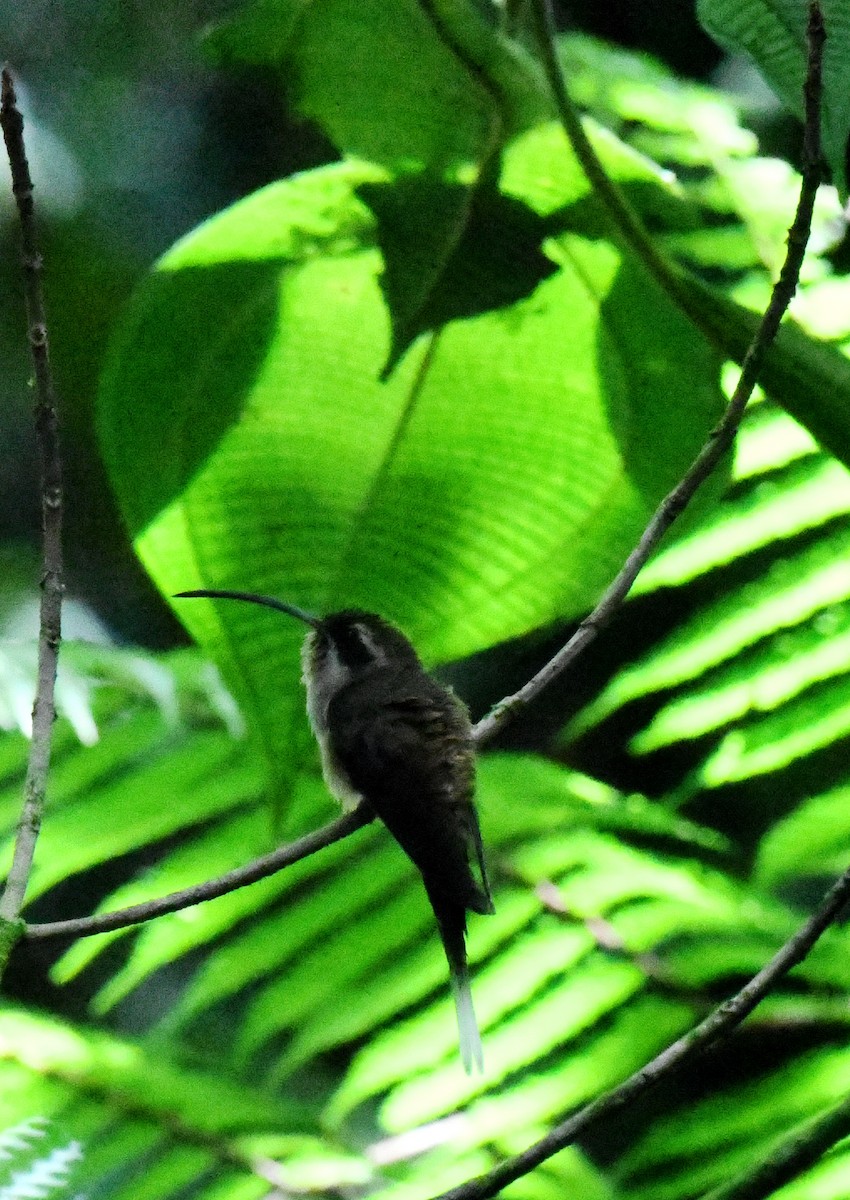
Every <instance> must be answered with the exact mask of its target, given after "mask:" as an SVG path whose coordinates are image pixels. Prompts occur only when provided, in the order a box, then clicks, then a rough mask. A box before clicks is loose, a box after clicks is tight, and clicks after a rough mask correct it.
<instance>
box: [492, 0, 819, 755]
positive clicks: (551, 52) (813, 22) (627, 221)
mask: <svg viewBox="0 0 850 1200" xmlns="http://www.w3.org/2000/svg"><path fill="white" fill-rule="evenodd" d="M532 9H533V11H534V14H535V19H536V23H537V33H538V37H539V41H540V49H541V56H542V58H543V61H544V65H545V67H546V71H547V74H548V76H549V80H550V83H551V86H552V91H553V94H554V96H555V102H556V105H557V108H558V113H559V115H560V118H561V123H562V124H563V126H564V130H565V132H566V134H567V136H568V137H569V139H570V142H571V143H572V145H573V149H574V150H575V152H576V155H577V157H578V158H579V161H580V162H581V164H582V166H583V167H584V169H585V171H586V172H587V174H588V176H589V178H590V179H591V181H592V182H593V184H594V187H595V188H596V189H597V190H598V191H599V193H600V194H601V195H602V198H603V200H604V201H605V203H606V204H607V205H608V207H609V212H610V213H611V216H612V217H613V218H614V220H615V222H616V223H617V225H618V228H620V229H621V230H622V229H623V228H624V226H625V227H626V232H625V234H624V236H625V237H626V240H627V241H628V242H629V243H630V244H632V241H633V238H634V236H635V233H634V230H633V228H632V226H633V223H634V222H636V221H637V217H635V215H634V213H633V212H632V210H631V208H629V206H628V204H627V203H626V201H625V200H624V198H623V196H622V194H621V192H620V190H619V188H617V187H616V185H615V184H614V183H613V182H612V181H611V180H610V179H609V178H608V176H607V175H606V174H605V170H604V168H603V167H602V164H601V163H600V162H599V159H598V158H597V156H596V151H595V150H594V149H593V147H592V146H591V144H590V142H589V140H588V138H587V135H586V134H585V132H584V129H583V128H582V125H581V121H580V120H579V118H578V115H577V113H576V112H575V109H574V108H573V106H572V102H571V101H570V98H569V95H568V94H567V89H566V87H565V85H564V78H563V75H562V73H561V68H560V65H559V62H558V57H557V52H556V49H555V41H554V37H555V34H554V26H553V23H552V18H551V13H550V10H549V0H532ZM825 36H826V35H825V32H824V26H823V18H822V15H821V11H820V5H819V4H818V2H817V0H812V3H811V5H810V9H809V28H808V38H809V61H808V67H807V71H806V85H805V107H806V120H805V131H804V138H803V182H802V186H801V188H800V198H799V201H798V203H797V211H796V214H795V216H794V221H793V223H792V225H791V228H790V229H789V230H788V239H787V241H788V249H787V252H786V255H785V262H784V263H783V265H782V270H781V272H780V274H779V278H778V279H777V281H776V283H775V284H774V287H773V291H772V293H771V297H770V303H769V304H768V306H767V309H766V311H765V314H764V316H763V317H762V319H761V321H760V323H759V326H758V329H757V330H756V333H755V336H754V338H753V340H752V342H751V343H750V346H749V349H748V350H747V353H746V355H745V356H744V361H743V363H742V365H741V374H740V376H739V378H738V384H737V386H736V388H735V391H734V392H733V394H732V398H731V400H730V401H729V405H728V407H727V409H726V412H725V414H724V415H723V419H722V420H721V421H720V423H719V425H718V426H717V427H716V428H715V429H714V430H713V431H712V433H711V434H710V436H709V439H708V441H707V442H706V443H705V445H704V446H703V448H702V450H700V452H699V454H698V455H697V457H696V458H695V459H694V461H693V463H692V464H691V466H690V467H689V468H688V470H687V472H686V473H685V475H684V476H683V477H682V479H681V480H680V481H679V483H678V484H677V485H676V487H674V488H673V490H672V491H671V492H670V493H669V494H668V495H667V496H665V498H664V499H663V500H662V501H661V504H660V505H659V506H658V508H657V509H656V510H655V512H654V513H653V515H652V517H651V519H650V521H649V524H648V525H647V527H646V529H645V530H644V531H643V534H642V535H641V538H640V541H639V542H638V544H637V546H635V548H634V550H633V551H632V552H631V554H630V555H629V557H628V558H627V559H626V562H625V563H624V565H623V567H622V570H621V571H620V573H619V574H618V575H617V577H616V578H615V579H614V581H613V583H612V584H611V585H610V587H609V588H608V590H607V591H606V592H605V594H604V595H603V597H602V599H601V600H600V601H599V603H598V604H597V605H596V607H595V608H594V610H593V612H592V613H591V614H590V616H588V617H586V618H585V619H584V620H583V621H582V623H581V625H579V627H578V629H577V630H576V632H575V633H574V634H573V636H572V637H571V638H570V640H569V641H568V642H567V643H566V645H565V646H563V647H562V648H561V649H560V650H559V651H558V653H557V654H556V655H555V656H554V658H552V659H550V661H549V662H548V663H546V665H545V666H544V667H542V668H541V669H540V670H539V671H538V672H537V674H536V675H535V676H534V677H533V678H532V679H530V680H529V681H528V683H526V684H525V685H524V686H523V687H521V688H520V689H519V691H517V692H514V694H513V695H512V696H508V697H506V698H505V699H504V700H501V701H500V702H499V703H498V704H497V705H496V706H495V708H493V710H492V711H491V712H490V713H488V714H487V716H486V717H484V718H483V719H482V720H481V721H479V722H478V724H477V725H476V727H475V740H476V743H477V744H478V745H481V744H482V743H484V742H487V741H489V740H490V738H492V737H493V736H494V735H495V734H496V733H497V732H498V731H499V730H501V729H502V728H504V726H505V725H507V724H508V722H509V721H511V720H513V718H514V717H516V716H517V715H518V714H519V713H520V712H521V711H522V710H523V709H524V708H526V707H527V706H528V705H529V704H530V703H531V701H532V700H534V699H535V698H536V697H537V696H539V695H540V693H541V692H542V691H543V689H544V688H545V687H548V685H549V684H550V683H551V682H552V681H553V680H554V679H557V677H558V676H559V675H561V674H562V672H563V671H565V670H566V668H567V667H568V666H569V665H570V663H572V662H573V661H574V660H575V659H576V658H577V657H578V655H579V654H581V652H582V651H583V650H584V649H585V648H586V647H587V646H588V645H589V644H590V643H591V642H592V641H593V640H594V639H595V637H596V635H597V634H598V633H599V632H600V630H601V629H604V627H605V626H606V625H607V624H608V623H609V622H610V621H611V619H612V617H613V616H614V614H615V613H616V612H617V611H618V609H619V608H620V606H621V605H622V603H623V601H624V600H625V598H626V596H627V595H628V593H629V591H630V590H631V587H632V584H633V583H634V581H635V579H636V578H637V576H638V574H639V573H640V571H641V570H642V569H643V567H644V566H645V565H646V562H647V560H648V559H649V556H650V555H651V554H652V552H653V550H654V549H655V548H656V546H657V545H658V543H659V542H660V541H661V539H662V537H663V536H664V534H665V533H666V532H667V530H668V529H669V528H670V526H671V525H672V524H673V522H674V521H675V520H676V518H677V517H678V516H679V514H680V513H681V512H682V511H683V509H684V508H685V507H686V506H687V505H688V504H689V503H690V501H691V500H692V499H693V497H694V494H695V492H696V491H697V489H698V488H699V487H701V485H702V484H703V483H705V481H706V480H707V479H708V477H709V476H710V475H711V473H712V472H713V471H714V470H715V468H716V467H717V465H718V464H719V462H720V460H721V459H722V457H723V455H724V454H725V453H726V451H727V450H728V449H729V448H730V447H731V445H732V443H733V441H734V440H735V434H736V433H737V431H738V426H739V425H740V423H741V419H742V417H743V415H744V410H745V409H746V406H747V402H748V401H749V399H750V396H751V395H752V392H753V388H754V387H755V385H756V383H757V381H758V376H759V371H760V369H761V366H762V362H763V360H764V356H765V353H766V351H767V349H768V347H769V346H770V344H771V343H772V342H773V340H774V338H775V337H776V333H777V331H778V329H779V324H780V322H781V320H782V318H783V316H784V315H785V312H786V310H787V308H788V305H789V304H790V303H791V300H792V299H793V296H794V292H795V291H796V288H797V281H798V279H799V277H800V267H801V266H802V264H803V258H804V256H805V253H806V245H807V243H808V240H809V232H810V230H811V224H812V213H813V211H814V204H815V197H816V195H817V190H818V187H819V185H820V182H821V174H822V164H821V148H820V108H821V92H822V76H821V64H822V59H823V44H824V41H825ZM602 180H604V181H605V184H604V187H603V184H602V182H601V181H602ZM638 225H639V222H638ZM639 227H640V226H639ZM640 228H641V229H642V227H640ZM642 238H643V240H644V241H648V239H647V238H646V234H645V233H643V234H642ZM653 257H654V258H656V259H658V258H659V256H658V255H657V252H655V251H653ZM663 261H664V260H663V259H659V262H662V263H663ZM658 269H659V270H660V269H663V270H664V271H669V268H668V267H666V266H664V267H663V268H661V267H659V268H658Z"/></svg>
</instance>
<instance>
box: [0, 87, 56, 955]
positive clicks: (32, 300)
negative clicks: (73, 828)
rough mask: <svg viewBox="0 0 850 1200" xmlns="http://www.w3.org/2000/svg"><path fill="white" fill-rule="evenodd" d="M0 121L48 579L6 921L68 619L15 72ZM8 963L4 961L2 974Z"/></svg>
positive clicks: (3, 910)
mask: <svg viewBox="0 0 850 1200" xmlns="http://www.w3.org/2000/svg"><path fill="white" fill-rule="evenodd" d="M0 126H2V128H3V137H4V139H5V142H6V152H7V154H8V156H9V166H10V168H11V172H12V191H13V193H14V196H15V200H16V202H17V205H18V215H19V218H20V227H21V258H22V262H23V269H24V296H25V301H26V313H27V325H28V335H29V343H30V354H31V356H32V364H33V374H34V377H35V429H36V439H37V442H38V454H39V466H40V472H41V521H42V576H41V611H40V618H39V634H38V681H37V687H36V696H35V705H34V707H33V714H32V743H31V746H30V753H29V762H28V764H27V774H26V782H25V784H24V803H23V808H22V811H21V817H20V821H19V822H18V831H17V837H16V839H15V850H14V855H13V859H12V866H11V869H10V871H9V877H8V879H7V881H6V889H5V891H4V893H3V897H2V899H0V919H3V920H6V921H10V922H13V921H16V920H17V919H18V916H19V914H20V911H21V908H22V907H23V903H24V898H25V896H26V890H27V882H28V880H29V875H30V870H31V867H32V859H33V854H34V852H35V843H36V840H37V838H38V833H39V829H40V827H41V816H42V812H43V810H44V801H45V795H46V791H47V773H48V768H49V766H50V743H51V735H52V731H53V719H54V716H55V708H54V700H53V692H54V684H55V682H56V667H57V662H58V656H59V640H60V636H61V623H62V586H63V585H62V463H61V458H60V452H59V424H58V419H57V413H56V395H55V392H54V388H53V379H52V375H51V371H50V355H49V352H48V341H47V323H46V318H45V309H44V297H43V294H42V287H41V271H42V259H41V254H40V253H39V249H38V240H37V236H36V228H35V211H34V206H33V195H32V191H33V189H32V180H31V179H30V173H29V166H28V164H27V156H26V148H25V146H24V121H23V117H22V116H21V113H20V111H19V109H18V107H17V98H16V96H15V88H14V84H13V82H12V77H11V75H10V74H9V72H8V71H7V70H5V69H4V70H3V72H2V84H0ZM4 966H5V961H3V962H0V974H2V970H3V967H4Z"/></svg>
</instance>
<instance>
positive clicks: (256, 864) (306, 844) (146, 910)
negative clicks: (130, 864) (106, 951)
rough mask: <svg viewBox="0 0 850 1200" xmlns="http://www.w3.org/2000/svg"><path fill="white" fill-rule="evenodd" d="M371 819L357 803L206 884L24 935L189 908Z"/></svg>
mask: <svg viewBox="0 0 850 1200" xmlns="http://www.w3.org/2000/svg"><path fill="white" fill-rule="evenodd" d="M373 818H374V813H373V812H372V810H371V809H370V808H369V806H368V805H367V804H365V803H362V804H359V805H358V806H357V808H355V809H354V810H353V811H352V812H349V813H345V814H344V815H343V816H341V817H338V818H337V819H336V820H335V821H331V822H330V824H328V825H323V826H322V828H321V829H317V830H315V832H314V833H308V834H306V835H305V836H304V837H302V838H299V839H298V840H297V841H295V842H291V843H290V844H289V845H288V846H280V847H278V849H277V850H273V851H272V852H271V853H270V854H264V855H263V856H262V857H261V858H255V859H254V860H253V862H249V863H247V864H246V865H245V866H244V867H237V868H236V869H235V870H233V871H227V872H226V873H225V874H224V875H220V876H219V877H218V878H217V879H209V880H207V881H206V883H199V884H196V885H195V887H189V888H184V889H183V890H182V891H179V892H171V893H169V895H167V896H159V897H158V898H157V899H156V900H146V901H145V902H144V903H142V904H133V905H131V906H130V907H129V908H119V909H116V910H115V912H107V913H98V914H96V915H95V916H93V917H77V918H75V919H73V920H70V921H50V922H48V923H46V924H44V925H28V926H27V928H26V931H25V932H26V937H28V938H48V937H91V936H92V934H95V933H106V932H108V931H109V930H111V929H124V928H126V927H127V926H129V925H141V924H142V923H143V922H144V921H152V920H153V918H154V917H161V916H163V915H164V914H165V913H170V912H177V911H178V910H179V909H181V908H189V907H191V905H193V904H200V903H201V902H202V901H204V900H215V899H216V898H217V897H218V896H225V895H227V893H228V892H235V891H236V889H237V888H241V887H247V885H248V884H249V883H256V882H257V881H258V880H260V879H265V878H266V877H267V876H269V875H274V874H276V873H277V872H278V871H282V870H283V868H284V867H291V866H292V864H293V863H297V862H300V861H301V859H302V858H309V856H310V855H311V854H315V853H316V852H317V851H318V850H323V849H324V848H325V846H331V845H333V843H334V842H338V841H340V840H341V839H342V838H344V837H348V835H349V834H350V833H354V832H355V830H357V829H362V828H363V826H364V825H368V823H369V822H370V821H371V820H373Z"/></svg>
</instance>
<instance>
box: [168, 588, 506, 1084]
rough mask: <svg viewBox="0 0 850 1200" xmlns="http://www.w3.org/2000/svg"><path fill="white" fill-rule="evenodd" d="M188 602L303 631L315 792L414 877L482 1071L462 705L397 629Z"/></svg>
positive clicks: (352, 616) (267, 601) (276, 603)
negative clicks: (329, 798)
mask: <svg viewBox="0 0 850 1200" xmlns="http://www.w3.org/2000/svg"><path fill="white" fill-rule="evenodd" d="M194 597H203V598H205V599H211V600H243V601H247V602H248V603H250V604H261V605H265V606H266V607H267V608H273V609H276V610H277V611H278V612H283V613H287V614H288V615H289V616H291V617H295V618H297V619H298V620H299V621H303V622H304V623H305V624H306V625H308V626H309V630H308V632H307V635H306V637H305V639H304V643H303V645H302V649H301V666H302V674H303V682H304V686H305V688H306V692H307V716H308V719H309V722H310V726H311V728H312V730H313V734H314V735H315V738H316V741H317V742H318V745H319V752H320V756H321V761H322V774H323V776H324V779H325V783H326V784H327V787H328V789H329V791H330V792H331V793H332V795H333V796H335V797H336V799H337V800H338V801H339V802H340V804H341V805H342V806H343V808H344V809H348V810H350V809H352V808H355V807H356V806H357V805H358V804H360V803H361V802H363V801H365V803H366V804H367V805H368V806H369V808H370V809H371V810H372V811H373V812H374V813H375V814H376V815H377V816H378V817H380V819H381V820H382V821H383V823H384V825H386V827H387V829H388V830H389V831H390V833H391V834H392V835H393V837H394V838H395V840H396V841H397V842H398V843H399V845H400V846H401V848H402V850H404V852H405V853H406V854H407V856H408V857H409V858H410V859H411V861H412V862H413V863H414V865H415V866H416V867H417V868H418V869H419V872H420V874H421V875H422V882H423V884H424V886H425V892H426V894H427V896H428V900H429V902H430V904H431V908H432V909H433V912H434V916H435V918H436V921H437V928H438V931H439V934H440V938H441V940H442V943H443V948H444V950H445V954H446V959H447V961H448V965H449V979H450V983H451V991H452V997H453V999H454V1004H455V1010H456V1013H457V1023H458V1034H459V1041H460V1054H461V1060H462V1062H463V1065H464V1068H465V1070H466V1072H467V1074H471V1073H472V1071H473V1069H474V1068H477V1069H478V1070H479V1071H481V1070H483V1054H482V1049H481V1037H480V1034H479V1031H478V1024H477V1022H476V1019H475V1011H474V1009H473V1006H472V991H471V988H470V978H469V967H468V965H467V957H466V914H467V912H475V913H492V912H493V911H494V909H493V900H492V897H491V894H490V885H489V882H488V879H487V869H486V866H485V863H484V851H483V848H482V844H481V832H480V829H479V825H478V815H477V813H476V810H475V805H474V802H473V793H474V788H475V752H474V748H473V742H472V727H471V725H470V721H469V714H468V712H467V710H466V706H465V705H464V704H463V703H462V701H461V700H459V699H458V697H457V696H456V695H455V694H454V692H452V691H451V690H450V689H449V688H447V687H444V686H443V685H442V684H440V683H438V682H437V680H436V679H434V678H433V677H432V676H431V675H429V674H428V673H427V671H426V670H425V668H424V667H423V666H422V663H421V662H420V660H419V656H418V655H417V653H416V651H415V649H414V648H413V645H412V644H411V642H410V641H409V640H408V639H407V638H406V637H405V635H404V634H403V633H402V632H401V630H400V629H397V628H396V626H395V625H392V624H391V623H390V622H389V621H385V620H384V619H383V618H382V617H380V616H378V615H377V614H376V613H371V612H364V611H363V610H361V609H357V608H350V609H345V610H343V611H342V612H335V613H331V614H330V615H328V616H326V617H316V616H313V615H312V614H311V613H308V612H305V611H304V610H303V609H301V608H297V607H296V606H295V605H294V604H286V603H284V602H283V601H282V600H277V599H275V598H274V597H272V596H262V595H258V594H256V593H254V592H239V591H213V590H208V589H204V590H198V591H189V592H179V593H178V595H177V598H194ZM473 863H474V864H475V867H476V868H477V874H476V871H474V870H473Z"/></svg>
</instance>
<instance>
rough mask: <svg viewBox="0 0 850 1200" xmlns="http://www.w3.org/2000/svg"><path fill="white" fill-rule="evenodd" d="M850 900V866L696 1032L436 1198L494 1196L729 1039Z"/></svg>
mask: <svg viewBox="0 0 850 1200" xmlns="http://www.w3.org/2000/svg"><path fill="white" fill-rule="evenodd" d="M848 901H850V870H848V871H846V872H845V873H844V874H843V875H842V876H841V878H840V879H839V881H838V882H837V883H836V884H835V885H834V886H833V887H832V888H831V889H830V891H829V892H827V894H826V897H825V898H824V901H823V904H822V905H821V907H820V908H819V909H818V911H817V912H816V913H815V914H814V916H813V917H810V918H809V920H808V921H807V922H806V923H805V925H803V926H802V928H801V929H799V930H798V931H797V933H795V934H794V936H793V937H792V938H791V939H790V940H789V941H787V942H786V943H785V945H784V946H783V947H782V949H781V950H779V952H778V953H777V954H775V955H774V956H773V958H772V959H771V960H770V962H769V963H768V964H767V966H765V967H763V968H762V969H761V971H759V973H758V974H757V975H755V976H753V978H752V979H751V980H750V981H749V983H747V984H746V985H745V986H744V987H742V988H741V990H740V991H739V992H737V993H736V994H735V995H734V996H732V998H731V999H729V1000H726V1001H724V1003H723V1004H721V1005H720V1006H719V1007H718V1008H716V1009H715V1010H714V1012H712V1013H711V1014H710V1015H709V1016H708V1017H706V1019H705V1020H704V1021H702V1022H701V1023H700V1024H699V1025H697V1027H696V1028H695V1029H692V1030H691V1031H690V1033H686V1034H685V1035H684V1037H681V1038H679V1040H678V1041H676V1042H674V1043H673V1044H672V1046H668V1047H667V1049H666V1050H662V1052H661V1053H660V1054H659V1055H657V1057H656V1058H654V1059H653V1060H652V1062H650V1063H647V1065H646V1066H645V1067H642V1068H641V1069H640V1070H639V1071H636V1072H635V1073H634V1074H633V1075H630V1076H629V1078H628V1079H627V1080H626V1081H625V1083H621V1084H620V1086H619V1087H616V1088H614V1089H613V1090H612V1091H610V1092H607V1093H606V1094H605V1095H604V1096H600V1097H599V1098H598V1099H597V1100H594V1101H593V1102H592V1103H591V1104H588V1105H586V1107H585V1108H582V1109H580V1110H579V1111H578V1112H577V1113H575V1114H574V1115H573V1116H571V1117H568V1118H567V1120H566V1121H563V1122H562V1123H561V1124H560V1125H556V1126H555V1128H554V1129H552V1130H550V1132H549V1133H547V1134H546V1136H545V1137H543V1138H541V1139H540V1141H539V1142H535V1143H534V1145H533V1146H529V1148H528V1149H527V1150H523V1151H522V1153H520V1154H517V1155H515V1156H514V1157H513V1158H509V1159H506V1161H505V1162H503V1163H500V1164H499V1166H498V1167H495V1168H494V1169H493V1170H492V1171H488V1173H487V1174H486V1175H478V1176H477V1177H476V1178H475V1179H470V1180H468V1181H467V1182H466V1183H464V1184H461V1185H460V1186H459V1187H456V1188H452V1189H451V1190H450V1191H448V1192H441V1193H440V1195H439V1196H436V1197H434V1200H489V1198H490V1197H491V1196H496V1195H497V1194H498V1193H499V1192H500V1191H501V1190H502V1188H503V1187H507V1185H508V1184H509V1183H513V1182H514V1180H516V1179H519V1178H521V1177H522V1176H523V1175H527V1174H528V1172H529V1171H533V1170H534V1168H535V1167H539V1166H540V1164H541V1163H543V1162H545V1161H546V1159H547V1158H551V1157H552V1155H553V1154H557V1153H558V1151H559V1150H563V1149H564V1148H565V1147H566V1146H570V1145H572V1143H573V1142H574V1141H576V1139H577V1138H578V1137H580V1136H581V1135H582V1134H584V1133H586V1132H587V1131H588V1130H589V1129H591V1128H592V1127H593V1126H595V1125H598V1124H599V1122H600V1121H602V1120H603V1119H604V1118H605V1117H610V1116H612V1115H613V1114H614V1113H616V1112H619V1111H620V1110H621V1109H623V1108H626V1107H627V1106H628V1105H630V1104H633V1103H634V1102H635V1100H637V1099H638V1098H639V1097H640V1096H643V1095H644V1094H645V1093H646V1092H648V1091H649V1090H650V1089H651V1088H653V1087H655V1085H656V1084H657V1083H659V1082H660V1081H661V1080H662V1079H669V1078H670V1077H671V1076H673V1075H676V1074H678V1073H679V1072H680V1071H681V1070H682V1069H683V1068H684V1067H686V1066H687V1065H688V1064H689V1063H691V1062H692V1061H693V1060H694V1059H695V1058H696V1057H697V1056H698V1055H700V1054H702V1053H704V1051H706V1050H707V1049H708V1048H709V1047H710V1046H714V1045H716V1044H717V1043H718V1042H719V1041H721V1040H725V1039H726V1038H728V1037H729V1035H730V1034H731V1033H732V1031H733V1030H734V1029H736V1028H737V1027H738V1026H739V1025H740V1024H741V1022H742V1021H743V1020H744V1018H745V1017H748V1016H749V1015H750V1013H751V1012H752V1011H753V1009H754V1008H755V1007H756V1006H757V1005H758V1004H759V1003H760V1002H761V1001H762V1000H763V999H764V997H765V996H766V995H767V994H768V993H769V992H770V991H771V990H772V989H773V988H774V987H775V986H776V984H777V983H778V982H779V981H780V980H781V979H783V978H784V977H785V976H786V975H787V974H788V972H789V971H790V970H791V969H792V967H795V966H797V964H798V963H801V962H802V961H803V959H804V958H805V957H806V955H807V954H808V953H809V951H810V950H811V948H812V946H814V944H815V942H816V941H817V940H818V938H819V937H820V936H821V934H822V933H824V931H825V930H827V929H828V928H829V926H830V925H831V924H832V923H833V921H835V919H836V918H837V917H838V915H839V914H840V912H841V910H842V909H843V908H844V906H845V905H846V904H847V903H848Z"/></svg>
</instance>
